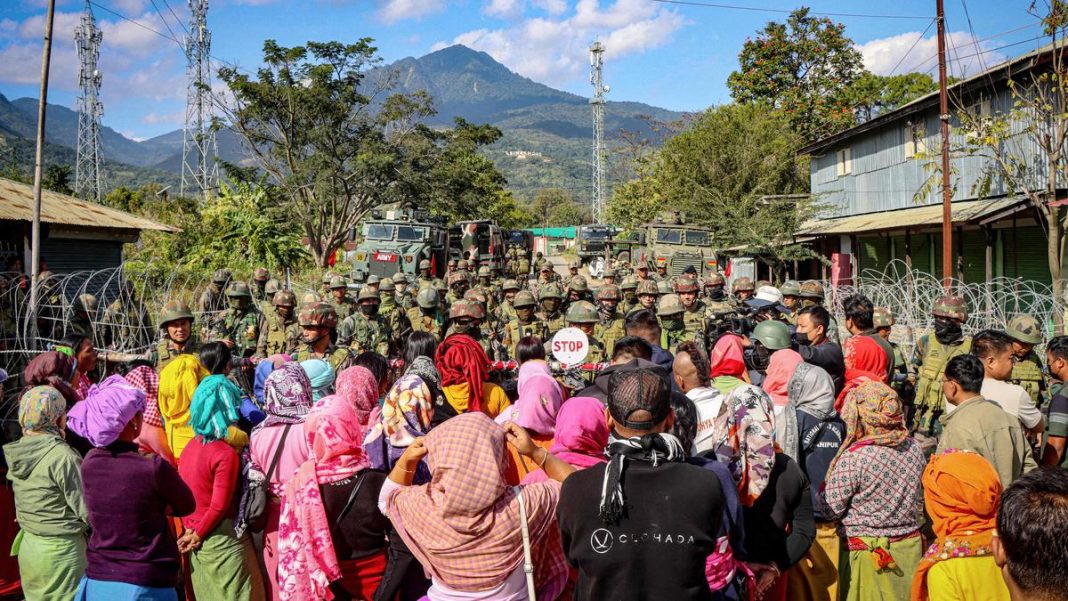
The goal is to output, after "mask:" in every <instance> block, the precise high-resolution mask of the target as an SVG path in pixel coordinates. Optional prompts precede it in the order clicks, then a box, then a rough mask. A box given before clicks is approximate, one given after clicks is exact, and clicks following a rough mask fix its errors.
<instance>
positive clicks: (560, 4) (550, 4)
mask: <svg viewBox="0 0 1068 601" xmlns="http://www.w3.org/2000/svg"><path fill="white" fill-rule="evenodd" d="M531 3H532V4H533V5H534V6H536V7H538V8H540V9H542V10H544V11H545V12H547V13H549V14H550V15H553V16H556V15H562V14H563V13H564V11H565V10H567V0H532V2H531Z"/></svg>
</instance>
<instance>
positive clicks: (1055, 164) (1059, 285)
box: [957, 0, 1068, 325]
mask: <svg viewBox="0 0 1068 601" xmlns="http://www.w3.org/2000/svg"><path fill="white" fill-rule="evenodd" d="M1031 6H1032V7H1031V9H1030V12H1031V13H1032V15H1033V16H1036V17H1039V18H1040V19H1041V21H1042V25H1043V28H1044V33H1045V35H1047V36H1049V38H1050V45H1049V53H1050V54H1049V60H1048V63H1045V62H1044V61H1035V65H1036V66H1035V68H1034V70H1031V71H1025V72H1024V73H1023V74H1022V75H1021V76H1019V77H1017V78H1015V79H1011V80H1010V81H1009V82H1008V86H1009V91H1010V93H1011V96H1012V101H1013V104H1012V109H1011V110H1009V111H1008V112H1004V113H996V114H984V113H980V112H979V110H976V109H964V108H961V109H960V110H958V111H957V117H958V119H959V120H960V122H961V127H962V128H963V129H964V130H965V135H964V140H965V144H964V148H963V151H964V152H965V153H967V154H970V155H974V156H981V157H983V158H984V159H985V161H984V163H985V168H984V173H983V176H982V177H981V178H980V179H979V181H978V184H977V186H976V191H975V192H976V195H977V196H978V197H980V198H983V197H985V196H987V195H989V194H990V192H991V190H993V189H995V187H998V186H999V185H1000V186H1001V187H1003V188H1004V189H1005V191H1006V193H1008V194H1020V195H1022V196H1024V197H1025V198H1026V199H1027V200H1028V202H1029V203H1030V204H1031V206H1032V207H1033V208H1034V213H1033V214H1034V215H1035V216H1036V217H1037V218H1038V221H1039V223H1040V224H1041V226H1042V228H1043V229H1044V230H1045V232H1046V258H1047V261H1048V263H1049V272H1050V277H1051V278H1052V280H1053V298H1054V299H1061V298H1064V288H1065V282H1064V279H1063V277H1064V250H1065V241H1066V235H1065V233H1066V232H1065V230H1066V227H1068V207H1065V206H1063V205H1061V204H1057V203H1055V202H1054V201H1056V200H1057V192H1058V190H1059V189H1060V190H1063V187H1064V182H1065V181H1066V180H1068V124H1066V123H1065V114H1066V111H1068V63H1066V61H1068V57H1066V56H1065V53H1066V52H1068V45H1066V43H1065V33H1066V32H1068V3H1066V2H1065V1H1064V0H1052V1H1051V3H1050V5H1049V9H1048V12H1046V13H1045V14H1039V13H1037V12H1036V10H1035V5H1034V4H1032V5H1031ZM1054 314H1055V315H1056V318H1055V319H1056V320H1057V321H1058V325H1059V323H1060V320H1061V315H1060V314H1059V313H1057V312H1054Z"/></svg>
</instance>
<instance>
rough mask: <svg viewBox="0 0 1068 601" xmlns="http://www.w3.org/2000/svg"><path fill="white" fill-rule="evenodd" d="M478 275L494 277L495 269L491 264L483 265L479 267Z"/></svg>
mask: <svg viewBox="0 0 1068 601" xmlns="http://www.w3.org/2000/svg"><path fill="white" fill-rule="evenodd" d="M478 277H480V278H492V277H493V271H491V270H490V268H489V265H483V266H482V267H479V268H478Z"/></svg>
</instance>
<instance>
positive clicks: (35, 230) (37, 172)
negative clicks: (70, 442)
mask: <svg viewBox="0 0 1068 601" xmlns="http://www.w3.org/2000/svg"><path fill="white" fill-rule="evenodd" d="M55 17H56V0H48V14H47V16H46V17H45V35H44V52H43V54H42V56H41V95H40V99H39V100H38V102H37V151H36V153H35V155H34V164H33V224H32V225H31V226H30V244H32V245H33V248H31V249H30V310H29V312H28V314H27V316H26V327H27V329H28V330H29V331H28V332H27V333H28V334H32V337H31V338H28V339H29V340H31V341H32V342H31V344H34V343H36V341H37V295H38V288H40V282H38V281H37V280H38V279H39V278H40V275H41V177H42V175H43V173H42V171H43V166H44V165H43V164H44V137H45V107H46V106H47V105H48V67H49V64H50V63H51V62H52V23H53V22H54V21H55Z"/></svg>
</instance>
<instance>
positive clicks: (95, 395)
mask: <svg viewBox="0 0 1068 601" xmlns="http://www.w3.org/2000/svg"><path fill="white" fill-rule="evenodd" d="M144 410H145V393H144V391H142V390H139V389H137V388H134V387H133V386H131V385H130V383H129V382H127V381H126V379H125V378H123V377H122V376H110V377H109V378H108V379H106V380H104V381H103V382H101V383H100V384H97V385H95V386H93V387H91V388H90V389H89V394H88V395H87V396H86V398H85V400H84V401H79V402H78V403H76V404H75V405H74V407H71V410H70V411H68V412H67V427H68V428H70V429H71V431H73V432H74V433H76V434H78V435H79V436H81V437H83V438H85V439H86V440H88V441H89V443H90V444H92V445H93V446H94V447H106V446H108V445H109V444H111V443H113V442H115V441H116V440H118V438H119V434H122V431H123V430H124V429H125V428H126V424H128V423H130V420H131V419H133V417H134V416H135V415H137V414H138V413H140V412H142V411H144Z"/></svg>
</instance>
